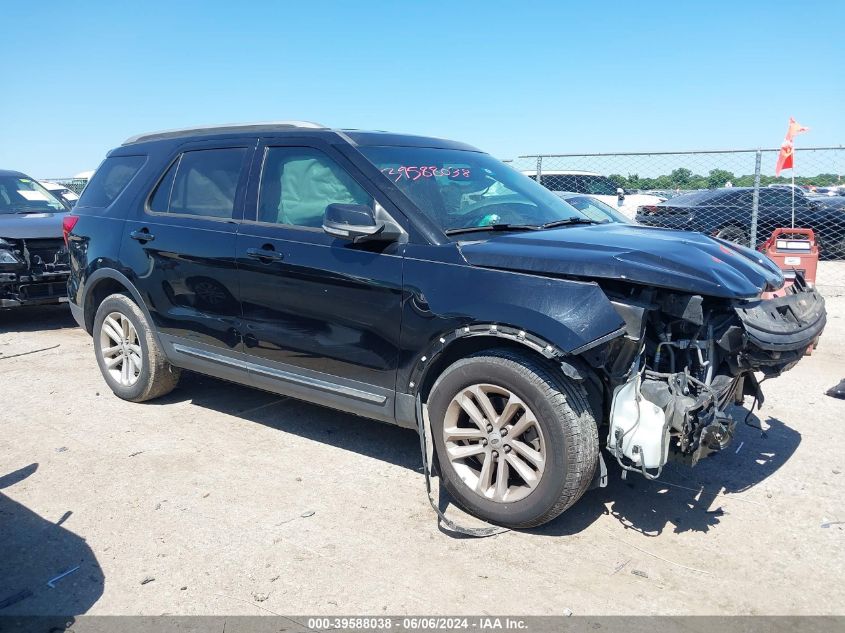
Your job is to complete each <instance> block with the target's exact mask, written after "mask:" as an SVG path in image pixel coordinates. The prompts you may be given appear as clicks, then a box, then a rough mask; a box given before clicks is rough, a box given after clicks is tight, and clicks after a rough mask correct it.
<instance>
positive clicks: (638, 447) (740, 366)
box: [584, 276, 826, 478]
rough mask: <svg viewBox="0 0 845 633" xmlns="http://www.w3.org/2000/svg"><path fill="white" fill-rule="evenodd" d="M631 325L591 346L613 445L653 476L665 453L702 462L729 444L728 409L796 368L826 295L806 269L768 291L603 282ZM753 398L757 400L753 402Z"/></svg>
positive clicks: (625, 464) (623, 458)
mask: <svg viewBox="0 0 845 633" xmlns="http://www.w3.org/2000/svg"><path fill="white" fill-rule="evenodd" d="M605 291H606V293H607V294H608V296H609V297H610V298H611V301H612V303H613V306H614V307H615V308H616V310H617V312H619V314H620V315H621V316H622V317H623V319H624V320H625V323H626V331H625V335H624V336H621V337H618V338H615V339H613V340H611V341H609V342H608V343H606V344H604V345H602V346H600V347H598V348H596V349H594V350H590V351H589V352H587V353H586V354H585V355H584V357H585V359H586V360H587V361H588V362H589V363H590V364H591V365H592V366H593V367H594V368H596V369H598V370H599V371H598V375H599V379H600V380H601V381H602V382H603V383H604V384H603V386H602V387H603V390H604V393H606V394H608V395H609V396H612V397H609V398H607V399H605V401H608V400H609V402H610V405H609V411H608V410H605V415H604V416H603V419H604V420H605V421H606V422H607V424H608V427H607V428H608V432H607V436H606V438H607V450H608V451H609V452H610V453H611V454H612V455H614V456H615V458H616V459H617V461H618V462H619V464H620V466H621V467H622V468H623V469H625V470H632V471H637V472H640V473H642V474H643V475H644V476H646V477H648V478H655V477H657V476H659V475H660V472H661V469H662V468H663V466H664V465H665V464H666V462H667V461H668V460H678V461H683V462H686V463H688V464H690V465H695V464H696V463H697V462H698V461H699V460H700V459H702V458H703V457H706V456H707V455H708V454H710V453H712V452H714V451H719V450H722V449H724V448H725V447H726V446H727V445H728V444H729V443H730V442H731V439H732V438H733V436H734V430H735V426H736V422H735V420H734V419H733V418H732V417H731V415H730V413H729V412H728V409H729V408H730V406H731V405H732V404H741V403H742V402H743V398H744V396H752V397H753V398H754V399H755V403H758V404H762V401H763V394H762V391H761V389H760V384H759V382H758V380H757V378H756V376H755V373H758V372H759V373H762V374H763V376H764V379H766V378H770V377H775V376H778V375H780V374H781V373H782V372H784V371H787V370H789V369H790V368H792V367H793V366H794V365H795V364H796V363H797V362H798V360H799V359H800V358H801V357H802V356H803V355H804V353H805V351H806V350H807V348H808V347H809V346H810V345H813V344H815V343H816V342H817V341H818V338H819V336H820V334H821V332H822V330H823V329H824V325H825V322H826V313H825V309H824V299H823V298H822V297H821V295H819V293H818V292H817V291H815V290H814V289H812V288H810V287H809V286H808V285H807V284H806V283H805V282H804V280H803V279H802V278H800V276H799V278H798V279H797V280H796V282H795V284H794V285H792V286H790V287H789V288H787V289H786V294H785V295H784V296H781V297H776V298H773V299H768V300H760V299H755V300H741V299H724V298H714V297H703V296H701V295H692V294H681V293H677V292H672V291H667V290H662V289H655V288H642V287H640V288H636V287H631V286H627V287H625V286H621V285H620V286H619V287H617V288H605ZM752 408H753V404H752Z"/></svg>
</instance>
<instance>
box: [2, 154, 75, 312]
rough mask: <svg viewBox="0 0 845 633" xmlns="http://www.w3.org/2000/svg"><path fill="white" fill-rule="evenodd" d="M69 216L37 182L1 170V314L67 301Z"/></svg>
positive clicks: (58, 202)
mask: <svg viewBox="0 0 845 633" xmlns="http://www.w3.org/2000/svg"><path fill="white" fill-rule="evenodd" d="M68 211H70V207H69V206H68V205H67V203H66V202H64V201H63V200H62V199H61V198H59V197H56V196H54V195H53V194H52V193H50V192H49V191H48V190H47V189H45V188H44V187H43V186H42V185H41V184H40V183H39V182H38V181H36V180H35V179H33V178H30V177H29V176H27V175H26V174H22V173H21V172H19V171H8V170H0V310H2V309H4V308H16V307H18V306H25V305H38V304H45V303H60V302H64V301H66V300H67V279H68V274H69V273H70V268H69V267H68V259H67V249H66V247H65V242H64V240H63V239H62V222H63V221H64V219H65V217H67V213H68Z"/></svg>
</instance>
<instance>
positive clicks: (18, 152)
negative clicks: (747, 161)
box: [0, 0, 845, 177]
mask: <svg viewBox="0 0 845 633" xmlns="http://www.w3.org/2000/svg"><path fill="white" fill-rule="evenodd" d="M2 22H3V29H2V31H3V32H2V36H0V66H2V69H3V71H4V72H3V78H2V82H3V90H2V94H0V167H2V168H16V169H20V170H22V171H25V172H28V173H30V174H31V175H33V176H36V177H58V176H66V175H71V174H73V173H75V172H77V171H81V170H83V169H90V168H94V167H96V165H97V164H98V163H99V162H100V160H101V159H102V157H103V156H104V154H105V153H106V151H108V150H109V149H110V148H112V147H114V146H115V145H118V144H120V142H121V141H123V140H124V139H125V138H126V137H128V136H130V135H132V134H135V133H137V132H143V131H149V130H156V129H162V128H172V127H179V126H184V125H193V124H198V123H199V124H201V123H219V122H223V123H226V122H233V121H261V120H273V119H293V118H295V119H307V120H313V121H318V122H321V123H325V124H327V125H330V126H336V127H353V128H374V129H387V130H392V131H399V132H413V133H420V134H431V135H438V136H445V137H451V138H456V139H459V140H464V141H467V142H470V143H473V144H475V145H477V146H479V147H481V148H483V149H485V150H487V151H490V152H492V153H493V154H495V155H496V156H498V157H500V158H508V157H512V156H515V155H518V154H526V153H535V152H572V151H584V152H594V151H620V150H621V151H625V150H671V149H690V148H726V147H743V148H745V147H757V146H760V145H762V146H770V147H774V146H777V145H779V143H780V141H781V139H782V137H783V134H784V132H785V130H786V124H787V120H788V117H789V116H790V115H792V116H794V117H795V118H796V119H798V120H799V121H800V122H801V123H804V124H805V125H809V126H811V128H812V130H811V132H810V133H809V134H807V135H804V136H802V137H801V138H800V139H799V142H800V143H801V144H804V145H829V144H835V145H838V144H843V143H845V37H843V31H842V29H843V25H845V2H842V1H841V0H829V1H828V2H812V1H808V2H801V3H799V2H790V3H786V2H776V1H774V0H769V1H768V2H737V1H736V0H734V1H732V2H721V1H719V0H714V1H710V2H680V1H677V0H676V1H673V2H665V3H663V2H619V3H615V2H577V3H576V2H561V1H557V2H530V1H520V2H497V1H494V0H488V1H486V2H482V1H472V2H461V1H460V0H452V1H450V2H409V1H407V0H405V1H403V0H392V1H385V2H381V1H379V2H365V1H364V0H360V1H357V2H326V1H323V0H308V1H303V2H248V1H241V2H236V1H232V0H227V1H226V2H212V1H207V2H199V1H188V2H181V1H178V0H170V1H168V2H157V1H155V2H154V1H152V0H144V1H143V2H140V1H139V2H114V1H113V0H109V1H107V2H94V1H91V2H76V3H67V2H50V1H40V2H10V3H7V6H4V8H3V18H2Z"/></svg>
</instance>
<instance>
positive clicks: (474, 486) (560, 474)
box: [428, 350, 599, 528]
mask: <svg viewBox="0 0 845 633" xmlns="http://www.w3.org/2000/svg"><path fill="white" fill-rule="evenodd" d="M428 412H429V418H430V420H431V431H432V436H433V440H434V446H435V449H436V451H437V456H438V460H439V464H440V471H441V473H442V476H443V484H444V486H445V487H446V489H447V490H448V491H449V492H450V493H451V494H452V496H453V497H454V498H455V499H456V500H457V501H458V502H459V503H460V505H461V506H462V507H463V508H465V509H466V510H467V511H468V512H470V513H471V514H474V515H475V516H478V517H480V518H482V519H485V520H487V521H490V522H492V523H496V524H499V525H504V526H507V527H514V528H526V527H534V526H537V525H541V524H543V523H546V522H548V521H551V520H552V519H554V518H555V517H557V516H558V515H559V514H561V513H562V512H563V511H564V510H566V509H567V508H569V507H570V506H571V505H572V504H574V503H575V502H576V501H577V500H578V499H579V498H580V497H581V496H582V495H583V494H584V492H585V491H586V490H587V488H588V486H589V485H590V482H591V481H592V478H593V474H594V472H595V469H596V464H597V461H598V451H599V443H598V429H597V425H596V420H595V418H594V417H593V413H592V409H591V408H590V405H589V403H588V399H587V393H586V391H585V390H584V388H583V387H582V386H581V385H579V384H578V383H576V382H574V381H571V380H569V379H568V378H567V377H565V376H563V375H562V374H558V373H557V372H555V371H554V367H553V366H552V365H551V364H550V363H548V364H547V363H546V362H545V361H543V360H540V359H534V358H531V357H529V356H527V355H523V354H519V353H515V352H511V351H505V350H501V351H488V352H482V353H478V354H475V355H473V356H470V357H468V358H466V359H463V360H460V361H458V362H456V363H454V364H453V365H451V366H450V367H448V368H447V369H446V370H445V371H444V372H443V374H442V375H441V376H440V377H439V378H438V379H437V381H436V382H435V384H434V386H433V387H432V391H431V394H430V396H429V399H428Z"/></svg>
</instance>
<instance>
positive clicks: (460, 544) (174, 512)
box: [0, 297, 845, 615]
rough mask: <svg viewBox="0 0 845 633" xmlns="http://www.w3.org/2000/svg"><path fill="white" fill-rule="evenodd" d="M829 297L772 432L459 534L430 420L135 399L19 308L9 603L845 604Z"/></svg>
mask: <svg viewBox="0 0 845 633" xmlns="http://www.w3.org/2000/svg"><path fill="white" fill-rule="evenodd" d="M828 310H829V313H830V321H829V325H828V329H827V331H826V333H825V335H824V337H823V339H822V344H821V346H820V348H819V349H818V350H817V351H816V352H815V353H814V354H813V355H812V356H809V357H806V358H804V360H803V361H802V362H801V363H800V364H799V366H798V367H797V368H796V369H794V370H793V371H791V372H790V373H788V374H786V375H784V376H782V377H780V378H777V379H775V380H772V381H770V382H767V383H766V384H765V385H764V387H765V391H766V394H767V401H766V404H765V405H764V407H763V409H762V410H761V411H760V412H759V417H757V415H755V416H752V418H751V421H752V422H753V423H755V424H758V423H759V422H761V421H762V423H763V425H764V426H765V427H767V429H768V430H767V431H766V433H765V436H764V435H761V432H760V431H759V430H755V429H753V428H751V427H748V426H743V425H742V424H740V426H739V427H738V436H737V438H736V439H735V441H734V444H733V445H732V447H731V448H730V449H728V450H727V451H726V452H723V453H722V454H721V455H717V456H714V457H711V458H710V459H708V460H706V461H705V462H703V463H701V464H700V465H699V466H697V467H696V468H694V469H687V468H685V467H678V466H673V467H671V468H669V469H668V471H667V472H666V473H665V475H664V477H663V478H662V479H661V480H659V481H657V482H648V481H646V480H644V479H643V478H642V477H639V476H630V477H629V478H628V481H622V480H621V479H620V474H619V469H618V468H616V467H614V466H612V465H611V466H610V484H609V486H608V487H607V488H605V489H601V490H594V491H591V492H589V493H587V495H586V496H585V497H584V498H583V499H582V500H581V501H580V502H579V503H578V504H577V505H576V506H575V507H574V508H572V509H571V510H570V511H569V512H567V513H566V514H564V515H563V516H562V517H560V518H559V519H557V520H556V521H554V522H553V523H551V524H549V525H547V526H545V527H543V528H541V529H537V530H532V531H525V532H509V533H506V534H502V535H499V536H496V537H493V538H488V539H462V538H454V537H453V536H450V535H448V534H445V533H443V532H441V531H440V530H438V527H437V523H436V520H435V515H434V513H433V512H432V510H431V508H430V507H429V504H428V501H427V499H426V496H425V492H424V480H423V475H422V474H421V471H420V469H419V466H420V456H419V444H418V441H417V437H416V435H415V434H414V433H413V432H411V431H406V430H401V429H398V428H393V427H390V426H386V425H383V424H380V423H378V422H373V421H368V420H364V419H360V418H355V417H350V416H346V415H342V414H339V413H335V412H333V411H330V410H327V409H322V408H319V407H315V406H311V405H308V404H304V403H301V402H297V401H295V400H290V399H284V398H279V397H277V396H274V395H271V394H267V393H262V392H258V391H253V390H250V389H247V388H242V387H238V386H234V385H230V384H227V383H224V382H220V381H217V380H213V379H210V378H204V377H200V376H196V375H191V374H188V375H185V376H184V377H183V380H182V382H181V384H180V386H179V388H178V389H177V390H176V391H175V392H174V393H172V394H170V395H169V396H167V397H165V398H163V399H161V400H159V401H156V402H153V403H148V404H130V403H127V402H123V401H121V400H119V399H117V398H116V397H114V396H113V395H112V394H111V392H110V391H109V390H108V388H107V387H106V385H105V383H104V382H103V380H102V378H101V376H100V373H99V371H98V369H97V365H96V363H95V360H94V356H93V352H92V345H91V340H90V339H89V337H88V336H87V335H86V334H85V333H84V332H82V331H81V330H79V329H77V328H75V327H74V324H73V322H72V320H71V318H70V316H69V314H68V313H67V311H66V309H64V308H55V309H54V308H51V309H38V310H24V311H18V312H7V313H2V314H0V396H2V398H0V605H2V604H4V601H5V604H6V605H7V606H5V608H2V609H0V615H6V614H12V613H72V614H78V613H86V612H87V613H91V614H150V615H154V614H162V613H167V614H262V613H277V614H326V615H340V614H359V613H368V614H374V615H378V614H391V615H401V614H484V613H491V614H559V613H563V612H564V611H565V610H566V609H570V610H571V611H572V612H573V613H575V614H576V615H584V614H643V613H661V614H758V613H767V614H843V613H845V583H843V581H842V568H843V563H845V529H843V528H845V524H843V522H845V433H843V431H845V401H842V400H836V399H833V398H830V397H828V396H825V395H824V391H825V390H826V389H828V388H829V387H831V386H833V385H834V384H835V383H837V382H838V381H839V380H840V379H842V378H843V377H845V360H843V359H845V342H844V340H845V297H836V298H831V299H829V301H828ZM45 348H47V349H45ZM35 350H43V351H37V352H35V353H28V354H27V352H33V351H35ZM15 354H24V355H21V356H14V355H15ZM749 404H750V403H749ZM739 413H740V414H741V417H740V420H741V418H742V417H744V412H743V411H741V410H740V411H739ZM77 566H78V569H75V571H72V572H71V573H70V574H68V575H66V576H64V577H63V578H60V579H58V580H56V581H54V582H53V585H54V586H53V587H49V586H48V585H47V582H48V581H49V580H51V579H52V578H54V577H56V576H58V575H59V574H61V573H63V572H66V571H68V570H72V569H74V568H76V567H77Z"/></svg>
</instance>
